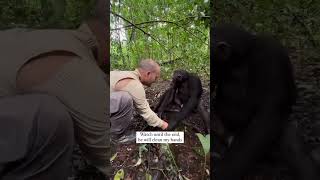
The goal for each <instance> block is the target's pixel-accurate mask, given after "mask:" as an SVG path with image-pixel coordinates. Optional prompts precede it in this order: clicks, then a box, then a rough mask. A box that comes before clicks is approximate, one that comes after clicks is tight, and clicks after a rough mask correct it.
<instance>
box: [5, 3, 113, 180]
mask: <svg viewBox="0 0 320 180" xmlns="http://www.w3.org/2000/svg"><path fill="white" fill-rule="evenodd" d="M99 3H101V5H103V6H100V7H109V6H108V5H107V4H106V1H104V0H101V1H99ZM103 13H108V12H103ZM103 13H102V14H103ZM105 20H106V19H100V18H98V17H94V18H92V19H90V20H88V21H86V23H83V24H82V25H81V26H80V28H79V29H76V30H32V29H10V30H5V31H0V179H2V180H13V179H16V180H22V179H24V180H31V179H32V180H44V179H45V180H62V179H67V177H68V175H69V172H70V171H69V168H68V167H70V162H71V154H72V150H73V144H74V135H75V138H76V140H77V143H78V144H79V146H80V149H81V151H82V152H83V154H84V157H85V158H86V159H87V160H88V162H89V163H90V164H92V165H93V166H95V167H97V168H98V169H99V170H100V171H101V172H103V173H104V174H105V175H106V176H108V174H109V173H110V163H109V158H110V136H109V131H110V121H109V119H108V118H109V108H108V103H109V101H108V96H109V87H108V85H109V84H108V82H109V78H108V75H107V74H105V73H104V72H103V71H102V69H101V68H100V67H102V65H103V63H104V62H106V61H107V62H108V60H109V55H108V53H109V50H108V48H107V47H106V44H109V43H107V42H108V38H109V33H108V27H109V23H108V21H107V20H106V21H105Z"/></svg>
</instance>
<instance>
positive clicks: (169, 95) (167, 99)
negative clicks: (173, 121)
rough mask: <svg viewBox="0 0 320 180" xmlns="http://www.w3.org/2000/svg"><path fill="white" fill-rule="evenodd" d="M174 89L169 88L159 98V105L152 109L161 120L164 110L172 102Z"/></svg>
mask: <svg viewBox="0 0 320 180" xmlns="http://www.w3.org/2000/svg"><path fill="white" fill-rule="evenodd" d="M174 93H175V89H174V88H172V87H170V88H169V89H168V90H167V91H166V92H165V93H164V94H163V95H162V96H161V97H160V100H159V103H158V104H157V106H156V108H155V109H154V112H156V113H157V114H158V116H159V117H160V118H162V117H161V116H162V113H163V111H164V110H165V108H166V107H167V106H168V105H169V104H170V103H171V102H173V98H174Z"/></svg>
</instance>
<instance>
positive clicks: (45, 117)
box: [37, 95, 74, 143]
mask: <svg viewBox="0 0 320 180" xmlns="http://www.w3.org/2000/svg"><path fill="white" fill-rule="evenodd" d="M37 98H40V99H39V105H40V107H39V111H38V112H39V113H38V126H40V127H41V128H42V129H41V131H42V132H44V133H48V135H50V134H52V133H54V134H57V135H58V136H61V137H62V136H65V138H63V139H61V141H67V143H70V141H73V135H74V134H73V122H72V119H71V116H70V114H69V112H68V110H67V108H66V106H65V105H64V104H62V102H60V101H59V100H58V99H57V98H56V97H53V96H48V95H39V96H38V97H37ZM45 131H46V132H45Z"/></svg>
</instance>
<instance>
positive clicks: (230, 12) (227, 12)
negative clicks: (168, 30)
mask: <svg viewBox="0 0 320 180" xmlns="http://www.w3.org/2000/svg"><path fill="white" fill-rule="evenodd" d="M213 7H214V8H213V12H212V14H213V17H214V21H215V23H219V22H232V23H237V24H240V25H242V26H243V27H245V28H247V29H249V30H250V31H254V32H259V33H263V32H268V33H272V34H273V35H274V36H276V37H277V38H278V39H280V40H282V42H283V43H284V44H285V45H286V46H287V47H288V48H290V49H299V50H307V49H313V50H316V51H319V41H320V31H319V30H318V29H319V22H320V16H319V15H320V11H319V9H320V3H319V1H313V0H290V1H289V0H272V1H262V0H259V1H256V0H247V1H236V0H228V1H215V3H214V4H213Z"/></svg>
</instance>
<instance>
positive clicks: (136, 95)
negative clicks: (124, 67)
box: [110, 69, 163, 127]
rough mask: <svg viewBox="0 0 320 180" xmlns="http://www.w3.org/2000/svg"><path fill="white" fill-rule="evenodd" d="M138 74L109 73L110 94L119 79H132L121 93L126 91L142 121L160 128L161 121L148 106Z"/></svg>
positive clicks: (134, 72) (135, 72) (124, 72)
mask: <svg viewBox="0 0 320 180" xmlns="http://www.w3.org/2000/svg"><path fill="white" fill-rule="evenodd" d="M139 77H140V74H139V71H138V70H137V69H136V70H135V71H111V72H110V92H111V93H112V92H114V91H115V85H116V84H117V82H119V81H120V80H121V79H124V78H132V79H134V80H133V81H131V82H129V84H128V85H126V86H125V87H124V88H123V89H121V90H122V91H127V92H128V93H129V94H130V95H131V96H132V98H133V103H134V106H135V107H136V109H137V111H138V113H139V114H140V115H141V116H142V117H143V119H144V120H146V121H147V123H148V124H149V125H150V126H153V127H156V126H157V127H161V126H162V125H163V120H161V119H160V118H159V117H158V116H157V114H156V113H155V112H153V111H152V110H151V108H150V106H149V103H148V101H147V99H146V92H145V90H144V87H143V85H142V83H141V82H140V79H139Z"/></svg>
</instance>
